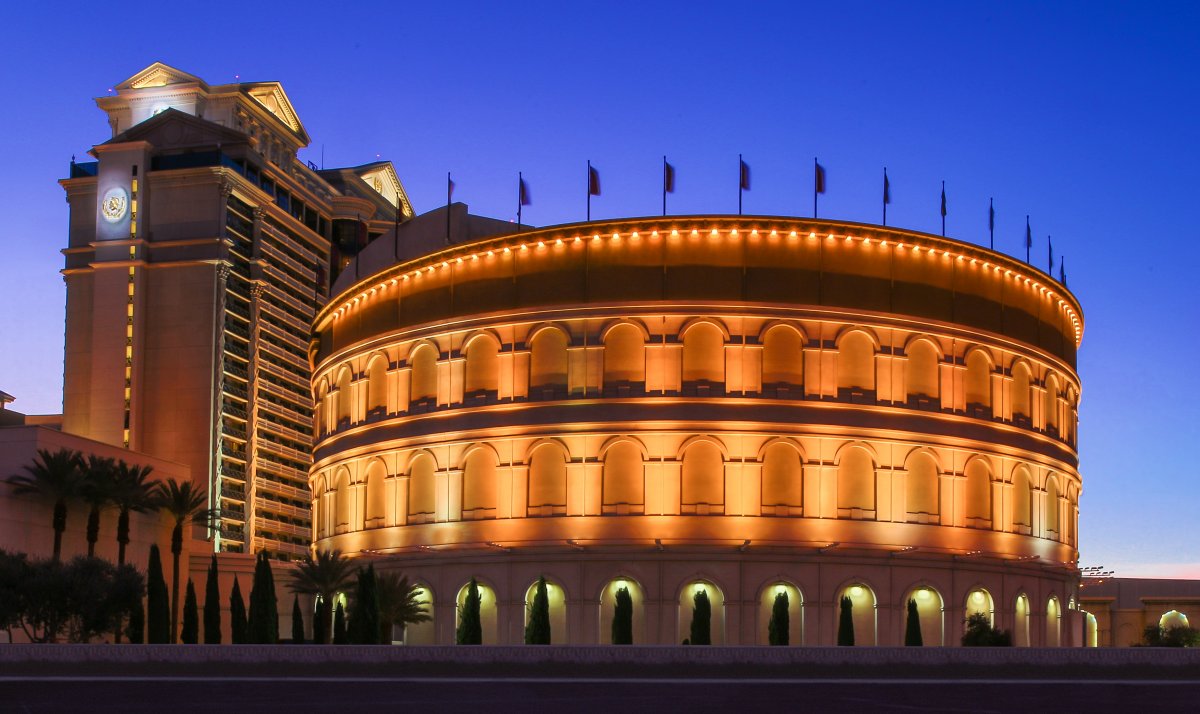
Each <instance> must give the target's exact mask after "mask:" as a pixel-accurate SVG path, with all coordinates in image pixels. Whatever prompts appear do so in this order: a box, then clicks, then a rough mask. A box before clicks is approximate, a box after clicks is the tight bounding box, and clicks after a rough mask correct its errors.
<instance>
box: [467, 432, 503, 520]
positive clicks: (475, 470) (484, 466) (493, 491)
mask: <svg viewBox="0 0 1200 714" xmlns="http://www.w3.org/2000/svg"><path fill="white" fill-rule="evenodd" d="M498 485H499V484H498V483H497V473H496V454H495V453H494V452H493V451H492V450H491V449H487V448H478V449H473V450H472V451H471V452H470V453H468V454H467V461H466V463H465V464H464V466H463V518H494V517H495V516H496V501H497V495H498V491H499V489H498Z"/></svg>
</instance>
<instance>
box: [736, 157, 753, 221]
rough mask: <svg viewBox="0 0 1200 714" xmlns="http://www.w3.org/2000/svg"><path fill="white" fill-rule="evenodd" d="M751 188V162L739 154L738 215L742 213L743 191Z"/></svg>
mask: <svg viewBox="0 0 1200 714" xmlns="http://www.w3.org/2000/svg"><path fill="white" fill-rule="evenodd" d="M749 190H750V164H747V163H746V162H745V161H742V155H741V154H738V215H739V216H740V215H742V192H743V191H749Z"/></svg>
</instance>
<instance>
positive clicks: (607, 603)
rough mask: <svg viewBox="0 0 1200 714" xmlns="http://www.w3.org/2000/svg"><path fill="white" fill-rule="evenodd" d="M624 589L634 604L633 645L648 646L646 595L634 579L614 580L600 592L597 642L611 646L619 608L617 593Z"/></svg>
mask: <svg viewBox="0 0 1200 714" xmlns="http://www.w3.org/2000/svg"><path fill="white" fill-rule="evenodd" d="M622 588H624V589H625V590H627V591H628V592H629V600H630V602H631V603H632V604H633V644H635V645H643V644H646V593H645V591H644V590H642V586H641V585H639V584H638V582H637V581H636V580H634V579H633V578H624V577H620V578H614V579H613V580H611V581H609V583H608V584H607V585H605V586H604V589H603V590H601V591H600V632H599V633H598V636H597V639H596V641H597V642H599V643H600V644H603V645H607V644H611V643H612V641H613V638H612V623H613V613H614V611H615V609H616V606H617V591H619V590H621V589H622Z"/></svg>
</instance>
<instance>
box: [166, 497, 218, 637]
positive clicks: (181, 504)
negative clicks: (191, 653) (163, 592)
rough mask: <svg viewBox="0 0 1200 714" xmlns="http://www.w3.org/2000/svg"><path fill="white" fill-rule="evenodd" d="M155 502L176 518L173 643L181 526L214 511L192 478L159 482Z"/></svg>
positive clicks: (205, 518) (205, 520)
mask: <svg viewBox="0 0 1200 714" xmlns="http://www.w3.org/2000/svg"><path fill="white" fill-rule="evenodd" d="M154 495H155V499H154V500H155V502H156V503H157V505H158V507H159V508H161V509H162V510H164V511H166V512H167V513H168V514H169V515H170V516H171V517H172V518H174V519H175V528H174V530H172V531H171V559H172V561H173V562H172V563H171V637H170V642H171V644H175V640H176V638H175V635H176V628H175V625H176V624H177V623H178V622H179V556H180V555H181V554H182V553H183V526H184V524H185V523H188V522H191V523H197V524H199V525H208V524H209V523H210V522H211V521H212V516H213V511H212V510H211V509H208V508H205V507H204V504H205V502H207V500H208V497H207V496H206V495H205V494H204V493H203V492H201V491H200V490H199V489H197V488H196V486H195V484H193V483H192V482H191V481H185V482H183V483H179V482H178V481H176V480H175V479H168V480H167V481H166V482H161V481H160V482H159V483H158V485H157V487H156V488H155V494H154Z"/></svg>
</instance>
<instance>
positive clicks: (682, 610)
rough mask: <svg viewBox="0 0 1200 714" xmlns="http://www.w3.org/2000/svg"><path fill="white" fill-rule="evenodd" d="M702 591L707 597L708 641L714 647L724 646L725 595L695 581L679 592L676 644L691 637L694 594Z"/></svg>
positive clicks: (713, 586)
mask: <svg viewBox="0 0 1200 714" xmlns="http://www.w3.org/2000/svg"><path fill="white" fill-rule="evenodd" d="M701 590H703V591H704V594H705V595H706V596H707V597H708V612H709V620H708V625H709V641H710V642H711V643H712V644H714V645H723V644H725V594H724V593H722V592H721V588H719V587H717V586H716V585H714V584H713V583H710V582H704V581H696V582H692V583H688V584H687V585H685V586H684V588H683V590H681V591H680V592H679V619H678V628H679V629H678V631H677V632H676V634H677V635H678V636H677V637H676V638H675V641H676V642H681V641H683V639H684V638H686V637H689V636H690V635H691V628H692V613H693V612H694V611H695V609H696V593H697V592H699V591H701Z"/></svg>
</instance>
